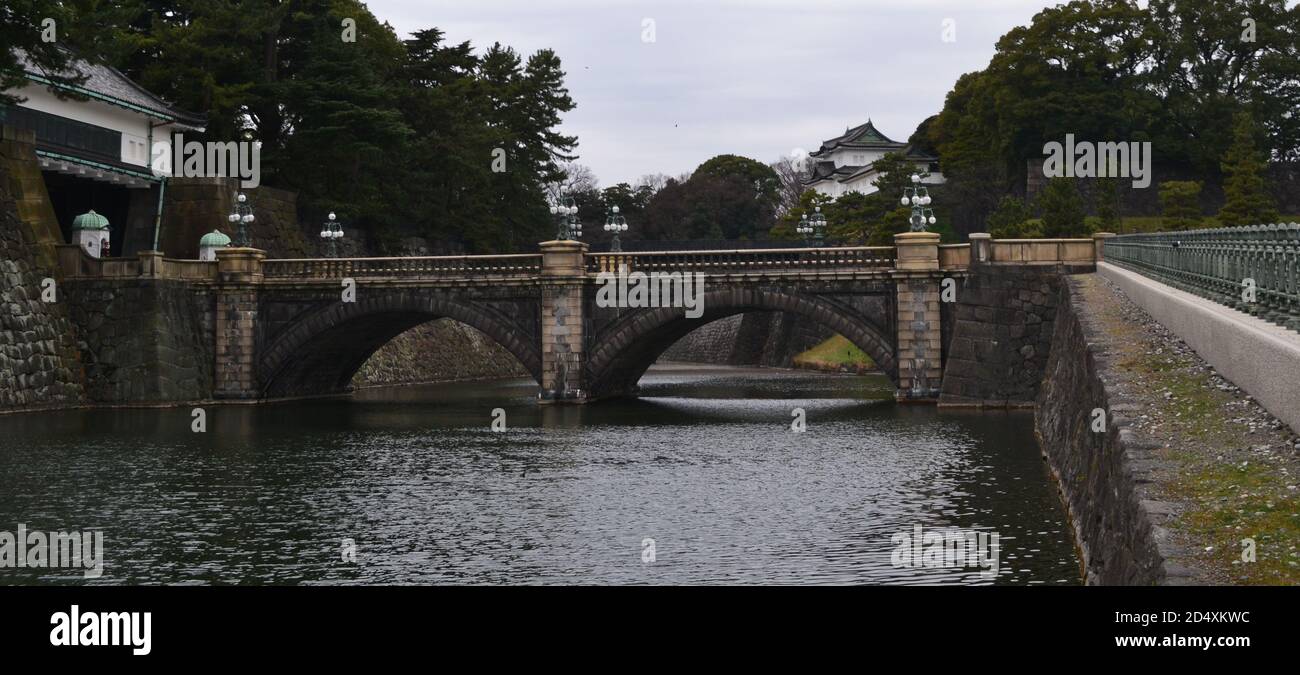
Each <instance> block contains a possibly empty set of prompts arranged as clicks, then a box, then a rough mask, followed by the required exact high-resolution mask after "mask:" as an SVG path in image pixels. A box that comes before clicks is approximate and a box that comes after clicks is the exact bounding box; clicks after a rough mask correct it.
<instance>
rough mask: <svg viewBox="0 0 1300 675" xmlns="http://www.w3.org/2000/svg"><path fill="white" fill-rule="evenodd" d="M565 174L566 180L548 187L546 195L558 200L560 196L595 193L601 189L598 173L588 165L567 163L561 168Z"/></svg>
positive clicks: (550, 184)
mask: <svg viewBox="0 0 1300 675" xmlns="http://www.w3.org/2000/svg"><path fill="white" fill-rule="evenodd" d="M560 170H562V171H563V172H564V178H563V179H561V180H558V181H555V182H552V183H549V184H548V185H547V186H546V194H547V196H548V197H550V198H551V199H552V200H554V199H558V198H559V197H560V194H570V195H573V194H577V193H580V192H595V191H596V190H598V189H599V188H600V181H599V180H598V179H597V178H596V172H594V171H592V170H591V167H589V166H587V165H586V164H578V163H577V162H566V163H564V164H562V165H561V166H560Z"/></svg>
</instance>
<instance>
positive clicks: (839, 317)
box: [587, 287, 898, 398]
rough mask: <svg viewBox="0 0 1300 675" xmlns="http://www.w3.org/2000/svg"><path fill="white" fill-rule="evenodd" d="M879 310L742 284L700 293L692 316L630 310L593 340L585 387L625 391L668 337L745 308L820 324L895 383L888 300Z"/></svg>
mask: <svg viewBox="0 0 1300 675" xmlns="http://www.w3.org/2000/svg"><path fill="white" fill-rule="evenodd" d="M882 297H887V296H882ZM887 300H888V298H887ZM885 310H886V311H884V312H883V315H882V316H879V317H876V316H868V315H866V314H865V313H863V312H862V311H859V310H858V309H856V308H852V307H848V306H846V305H844V304H843V303H840V302H837V301H835V300H833V299H830V298H827V297H825V296H820V295H816V294H813V293H801V292H798V291H793V292H790V291H778V290H771V289H764V288H743V287H738V288H733V289H726V290H715V291H711V292H708V293H705V294H704V313H703V315H702V316H700V317H699V318H696V319H690V318H687V317H686V313H685V310H684V309H683V308H680V307H661V308H651V309H641V310H633V311H630V312H628V313H627V314H624V315H623V316H621V317H619V318H618V319H617V320H615V321H613V322H612V323H611V324H610V325H609V326H608V327H607V328H606V329H604V330H602V331H601V332H600V334H599V335H598V336H597V339H596V340H594V341H593V343H592V346H591V352H590V355H589V357H588V360H587V381H588V383H589V384H588V390H589V392H590V395H591V396H592V397H593V398H600V397H606V396H618V395H623V394H627V393H631V392H633V391H635V388H636V382H637V380H639V379H640V378H641V376H642V375H643V374H645V371H646V370H647V369H648V368H649V367H650V366H651V365H652V364H653V363H654V362H655V361H656V360H657V359H658V358H659V356H660V355H661V354H663V352H664V351H665V350H667V349H668V347H670V346H671V345H672V344H673V343H674V342H676V341H677V340H679V339H681V338H682V337H684V336H685V335H686V334H687V333H689V332H691V331H693V330H695V329H696V328H699V327H700V326H703V325H704V324H707V323H710V322H712V321H716V320H718V319H722V318H725V317H728V316H731V315H734V314H740V313H743V312H748V311H778V312H787V313H791V314H797V315H799V316H802V317H805V318H808V319H810V320H812V321H816V322H817V323H820V324H822V325H825V326H826V327H828V328H830V329H831V330H834V331H835V332H837V333H839V334H840V335H843V336H844V337H845V338H847V339H848V340H849V341H850V342H852V343H853V344H855V345H857V346H858V348H860V349H862V351H864V352H866V353H867V354H868V355H869V356H871V358H872V359H874V360H875V362H876V364H877V365H878V366H879V367H880V368H881V370H882V371H884V372H885V373H886V374H887V375H888V376H889V378H890V380H892V381H893V382H894V383H895V385H897V383H898V365H897V360H896V357H895V341H894V340H893V339H891V337H890V336H891V335H892V334H893V330H892V328H891V326H892V321H891V316H890V314H891V313H892V304H889V303H887V304H886V306H885Z"/></svg>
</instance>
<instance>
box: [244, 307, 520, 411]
mask: <svg viewBox="0 0 1300 675" xmlns="http://www.w3.org/2000/svg"><path fill="white" fill-rule="evenodd" d="M442 318H449V319H453V320H456V321H459V322H461V323H464V324H466V325H468V326H471V327H473V328H475V329H477V330H479V331H481V332H482V333H483V334H485V335H487V336H488V337H489V338H491V339H493V340H494V341H496V342H497V344H499V345H501V346H502V347H503V348H505V349H506V351H508V352H510V353H511V354H512V355H513V356H514V357H515V358H516V359H518V360H519V362H520V363H521V364H523V366H524V367H525V368H526V369H527V370H528V372H529V373H530V374H531V375H532V376H533V378H534V379H537V380H539V381H540V377H541V370H542V358H541V354H540V352H539V350H538V347H537V345H535V344H534V343H533V341H532V340H529V339H528V338H527V337H526V336H527V335H529V334H531V332H532V331H528V330H526V329H525V328H524V327H523V326H520V325H518V323H517V322H516V321H515V320H513V319H512V318H510V317H509V316H507V315H505V314H504V313H502V312H500V311H499V310H496V309H493V308H491V307H487V306H485V305H482V304H479V303H474V302H472V301H470V302H467V301H463V300H456V299H453V298H452V297H449V296H448V295H446V294H443V293H428V292H427V291H423V292H418V293H417V292H415V291H411V290H393V291H390V292H384V293H367V294H366V297H364V298H362V299H359V300H358V301H357V302H351V303H339V302H331V303H328V304H325V305H323V306H321V307H320V308H317V309H314V310H311V311H309V312H307V313H305V314H304V315H303V316H302V317H301V318H299V319H298V320H296V321H294V322H293V323H292V324H291V325H290V326H289V327H287V328H285V329H283V330H281V331H279V333H278V334H277V335H276V336H274V337H273V338H271V339H270V341H269V343H267V344H265V346H264V347H262V348H261V349H260V350H259V353H260V354H261V356H260V358H259V359H258V361H257V374H258V378H257V379H258V382H259V384H260V387H261V393H262V396H263V397H267V398H280V397H287V396H303V395H318V394H330V393H341V392H344V391H347V389H348V386H349V383H350V382H351V380H352V377H353V375H355V374H356V372H357V371H358V370H359V369H360V368H361V366H362V365H363V364H365V362H366V360H367V359H369V358H370V356H371V355H372V354H374V353H375V351H377V350H378V349H379V348H380V347H382V346H384V345H385V344H387V343H388V342H389V341H390V340H392V339H393V338H395V337H397V336H398V335H401V334H402V333H404V332H406V331H407V330H410V329H411V328H414V327H416V326H418V325H420V324H422V323H426V322H429V321H433V320H435V319H442Z"/></svg>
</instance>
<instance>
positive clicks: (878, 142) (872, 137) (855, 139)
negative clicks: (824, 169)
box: [812, 120, 907, 157]
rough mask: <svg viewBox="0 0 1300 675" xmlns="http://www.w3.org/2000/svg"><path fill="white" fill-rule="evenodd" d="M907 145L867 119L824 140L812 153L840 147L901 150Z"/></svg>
mask: <svg viewBox="0 0 1300 675" xmlns="http://www.w3.org/2000/svg"><path fill="white" fill-rule="evenodd" d="M906 145H907V144H906V143H899V142H898V141H895V140H892V139H890V138H889V137H888V136H886V135H884V134H882V133H880V131H879V130H878V129H876V127H875V125H874V124H872V123H871V120H867V123H866V124H860V125H858V126H856V127H853V128H852V129H845V130H844V133H843V134H841V135H839V136H836V137H835V138H832V139H830V140H828V141H822V146H821V148H819V149H818V150H817V152H814V153H812V156H813V157H820V156H822V155H825V154H827V153H829V152H832V151H835V150H838V149H840V148H853V149H866V150H901V149H902V148H903V147H905V146H906Z"/></svg>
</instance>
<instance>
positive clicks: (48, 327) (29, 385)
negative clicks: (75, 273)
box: [0, 127, 85, 412]
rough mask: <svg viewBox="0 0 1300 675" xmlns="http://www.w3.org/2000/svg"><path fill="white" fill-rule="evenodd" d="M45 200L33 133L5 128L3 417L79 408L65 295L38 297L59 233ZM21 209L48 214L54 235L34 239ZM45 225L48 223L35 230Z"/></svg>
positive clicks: (0, 255)
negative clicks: (49, 243)
mask: <svg viewBox="0 0 1300 675" xmlns="http://www.w3.org/2000/svg"><path fill="white" fill-rule="evenodd" d="M24 158H25V161H20V160H24ZM15 168H17V169H19V174H18V175H16V174H15V173H14V172H13V170H14V169H15ZM33 175H34V178H33ZM33 180H34V181H35V183H33V182H32V181H33ZM16 194H17V195H19V196H22V195H25V197H24V203H25V204H26V206H25V207H20V205H19V203H18V200H16V199H15V195H16ZM44 195H45V187H44V185H43V184H41V183H40V171H39V169H37V168H36V162H35V156H34V155H32V154H31V138H30V134H27V135H25V136H24V137H23V138H19V137H18V135H17V134H15V133H14V132H13V130H12V128H11V127H4V128H3V139H0V412H4V411H8V410H30V409H38V408H48V407H66V406H72V405H79V404H80V403H81V402H82V401H83V398H84V393H85V390H84V388H83V387H82V384H81V361H80V359H79V354H78V352H77V347H76V338H75V334H74V332H73V331H74V329H73V326H72V323H71V321H70V320H69V318H68V312H67V309H68V307H67V305H66V303H63V302H61V301H62V300H64V299H65V298H66V293H64V292H61V291H63V289H59V288H58V287H57V286H56V287H55V300H56V302H54V303H46V302H44V301H42V297H41V294H42V291H43V287H42V281H43V280H44V279H47V278H50V279H53V278H54V277H55V273H54V267H53V265H52V264H51V261H53V259H54V257H53V255H52V254H53V251H52V249H51V248H50V247H49V246H47V245H46V243H47V242H46V241H45V240H46V239H48V238H49V236H57V234H58V225H57V223H53V220H52V219H53V212H52V210H50V209H49V204H48V201H42V200H47V199H48V198H46V197H44ZM42 206H43V208H38V207H42ZM23 208H26V209H29V210H30V209H36V210H37V211H40V212H44V211H49V214H48V215H49V218H50V221H49V222H48V223H46V225H50V226H51V227H52V228H53V230H52V233H51V232H46V235H47V236H45V237H38V236H36V233H35V230H34V228H33V226H32V224H29V223H26V222H24V221H23V220H22V219H21V218H20V216H19V212H20V210H22V209H23ZM40 222H44V221H37V225H39V224H40ZM51 223H53V224H52V225H51ZM38 229H39V228H38Z"/></svg>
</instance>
